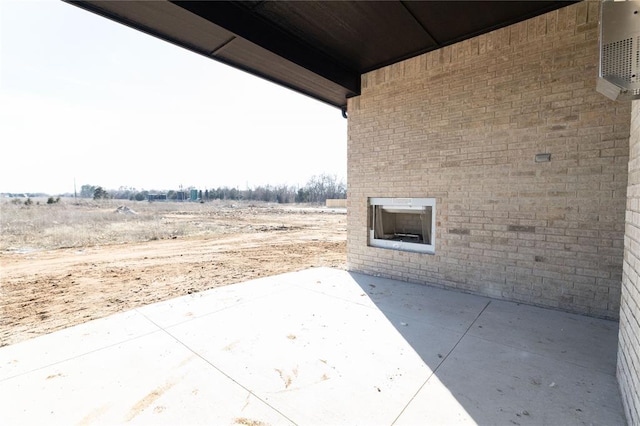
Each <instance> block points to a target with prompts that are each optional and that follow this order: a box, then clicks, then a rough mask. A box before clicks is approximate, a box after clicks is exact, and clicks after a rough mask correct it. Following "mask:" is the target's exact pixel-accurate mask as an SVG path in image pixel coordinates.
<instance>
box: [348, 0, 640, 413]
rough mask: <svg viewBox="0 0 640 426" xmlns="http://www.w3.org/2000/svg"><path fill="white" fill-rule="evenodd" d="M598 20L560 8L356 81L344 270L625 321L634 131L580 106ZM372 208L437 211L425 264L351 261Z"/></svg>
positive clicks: (624, 107)
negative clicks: (416, 204) (379, 200)
mask: <svg viewBox="0 0 640 426" xmlns="http://www.w3.org/2000/svg"><path fill="white" fill-rule="evenodd" d="M598 13H599V12H598V8H597V7H596V6H594V5H593V4H592V2H590V1H588V2H583V3H579V4H574V5H571V6H567V7H564V8H561V9H559V10H556V11H554V12H550V13H548V14H546V15H542V16H540V17H537V18H534V19H532V20H529V21H526V22H522V23H519V24H516V25H512V26H510V27H507V28H504V29H502V30H499V31H494V32H492V33H489V34H484V35H481V36H478V37H476V38H473V39H471V40H468V41H466V42H464V43H461V44H459V45H452V46H448V47H446V48H443V49H439V50H436V51H433V52H428V53H425V54H424V55H420V56H418V57H415V58H412V59H409V60H407V61H404V62H402V63H400V64H395V65H393V66H390V67H385V68H382V69H379V70H375V71H372V72H370V73H367V74H365V75H363V77H362V93H361V95H360V96H357V97H354V98H351V99H349V110H350V111H352V113H351V114H350V116H349V137H348V141H349V142H348V176H349V180H348V186H349V187H348V195H349V216H348V249H347V251H348V265H349V267H350V268H354V269H355V270H358V271H361V272H365V273H373V272H376V273H382V272H383V273H384V275H385V276H387V277H389V278H398V279H403V280H410V281H415V282H420V283H427V284H433V285H438V286H442V287H446V288H458V289H463V290H465V291H470V292H473V293H477V294H484V295H487V296H492V297H500V298H505V299H508V300H516V301H523V300H524V301H526V302H527V303H533V304H536V305H541V306H547V307H552V308H558V309H565V310H568V311H571V312H578V313H583V314H588V315H596V316H604V317H607V318H614V319H615V318H617V317H618V315H619V306H620V305H621V306H625V307H628V306H631V305H629V304H624V303H623V304H620V303H619V301H617V300H616V295H617V294H620V293H621V292H622V287H621V282H622V280H623V278H621V277H622V271H623V259H624V256H623V252H624V251H625V250H626V251H627V252H630V251H633V253H628V254H625V256H626V258H627V259H629V260H628V261H627V265H628V266H626V268H628V269H629V271H627V274H626V275H625V276H626V277H628V278H625V279H628V280H629V285H631V284H634V285H635V283H638V282H640V278H638V277H637V276H636V275H635V271H640V260H638V259H640V209H639V208H638V206H639V205H640V144H638V146H637V147H634V148H633V149H634V150H633V151H632V154H631V155H630V150H629V145H628V141H629V135H630V134H637V133H638V130H637V129H638V127H639V126H638V124H637V123H635V122H634V123H632V125H631V126H630V121H629V117H630V112H631V107H630V105H629V104H628V103H624V102H611V101H609V100H607V99H606V98H605V97H603V96H602V95H600V94H598V93H597V92H595V89H594V73H595V72H596V70H597V66H598V54H597V52H598V32H599V29H598V26H597V25H598V17H597V15H598ZM634 111H635V110H634ZM636 120H637V119H636ZM637 121H640V120H637ZM634 126H635V127H634ZM634 132H635V133H634ZM541 152H549V153H551V162H549V163H535V161H534V156H535V154H537V153H541ZM627 180H629V181H630V182H631V181H633V182H635V183H636V184H637V185H636V186H638V188H632V187H631V186H629V188H627ZM631 193H633V194H635V195H633V196H631V199H633V200H635V201H633V202H631V203H629V202H627V195H628V194H631ZM436 194H437V195H436ZM374 196H379V197H408V196H417V197H437V209H436V222H437V232H436V245H435V250H436V254H435V255H428V254H415V253H409V254H408V255H406V254H405V255H404V256H398V255H397V254H395V253H394V252H393V250H382V249H375V250H374V249H371V248H368V247H366V244H367V243H366V242H367V232H366V228H367V208H366V203H367V201H366V200H367V197H374ZM634 197H635V198H634ZM628 205H632V206H633V208H634V209H635V210H634V211H633V214H626V217H627V219H626V220H627V221H629V222H633V223H635V224H636V226H634V227H633V230H632V231H630V232H629V231H628V233H629V237H628V240H629V243H628V244H625V240H624V232H625V226H624V225H625V211H626V210H627V208H628ZM354 206H357V208H354ZM534 271H535V275H534ZM632 276H633V278H630V277H632ZM568 291H573V292H574V294H571V293H568ZM622 293H623V294H624V292H622ZM636 299H638V300H640V298H636ZM636 299H633V300H636ZM628 300H632V299H628ZM625 303H626V302H625ZM633 306H636V305H633ZM635 318H640V313H638V312H636V313H635ZM636 328H638V327H636ZM635 359H637V358H635ZM634 365H640V360H639V361H637V362H636V363H635V364H634ZM636 406H640V404H638V403H636Z"/></svg>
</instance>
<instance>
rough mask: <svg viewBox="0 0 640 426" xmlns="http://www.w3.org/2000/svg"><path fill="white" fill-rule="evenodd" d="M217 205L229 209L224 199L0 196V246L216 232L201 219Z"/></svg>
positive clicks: (28, 246) (47, 245)
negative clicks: (28, 200) (28, 199)
mask: <svg viewBox="0 0 640 426" xmlns="http://www.w3.org/2000/svg"><path fill="white" fill-rule="evenodd" d="M38 202H39V203H38ZM118 206H127V207H129V208H130V209H132V210H134V211H135V212H136V213H137V214H123V213H118V212H117V208H118ZM220 207H223V208H224V207H228V203H227V204H225V203H223V202H220V203H207V204H199V203H174V202H167V203H159V202H158V203H149V202H144V201H141V202H135V201H125V200H98V201H94V200H84V199H83V200H78V202H75V201H74V200H73V199H63V200H61V201H60V202H59V203H57V204H47V203H46V199H45V200H34V203H33V204H32V205H29V206H26V205H24V204H23V203H20V204H15V203H12V202H10V201H9V200H6V201H5V200H2V201H1V202H0V250H1V251H29V250H41V249H56V248H72V247H87V246H95V245H106V244H122V243H131V242H141V241H150V240H157V239H166V238H174V237H184V236H194V235H203V234H216V233H221V232H224V229H218V228H217V227H216V226H215V223H212V222H211V221H204V220H201V219H202V218H203V217H208V216H210V215H211V213H212V211H213V210H214V209H216V208H217V209H219V208H220ZM185 215H187V216H188V217H189V218H188V220H185V217H184V216H185ZM178 216H179V217H178Z"/></svg>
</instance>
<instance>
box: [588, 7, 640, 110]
mask: <svg viewBox="0 0 640 426" xmlns="http://www.w3.org/2000/svg"><path fill="white" fill-rule="evenodd" d="M596 89H597V90H598V92H600V93H602V94H603V95H605V96H607V97H608V98H610V99H613V100H618V99H619V100H633V99H640V1H638V0H634V1H603V2H602V7H601V13H600V73H599V78H598V84H597V86H596Z"/></svg>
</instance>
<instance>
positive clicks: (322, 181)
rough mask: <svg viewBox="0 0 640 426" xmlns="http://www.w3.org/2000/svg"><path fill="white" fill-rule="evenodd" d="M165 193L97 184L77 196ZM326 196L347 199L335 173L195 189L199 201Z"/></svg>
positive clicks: (170, 194) (176, 194) (185, 193)
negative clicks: (297, 182) (299, 181)
mask: <svg viewBox="0 0 640 426" xmlns="http://www.w3.org/2000/svg"><path fill="white" fill-rule="evenodd" d="M193 189H195V188H193V187H189V188H186V189H184V190H178V191H176V190H170V191H166V198H167V200H173V201H183V200H184V201H186V200H189V199H190V193H191V191H192V190H193ZM159 193H163V194H164V193H165V192H164V191H155V190H154V191H147V190H140V191H138V190H137V189H135V188H132V187H124V186H121V187H120V188H118V189H117V190H105V189H104V188H103V187H101V186H94V185H82V187H81V188H80V197H82V198H93V199H96V200H97V199H103V198H113V199H118V200H136V201H144V200H148V199H150V197H149V196H150V195H155V194H159ZM327 198H347V187H346V184H345V183H344V182H343V181H342V180H338V178H337V177H336V176H335V175H328V174H322V175H319V176H313V177H312V178H311V179H309V181H308V182H307V183H306V185H304V186H303V187H295V186H287V185H277V186H271V185H266V186H258V187H255V188H247V189H244V190H240V189H237V188H229V187H227V186H224V187H217V188H207V189H205V190H204V191H203V190H198V199H199V200H201V201H213V200H247V201H265V202H270V203H324V202H325V201H326V200H327Z"/></svg>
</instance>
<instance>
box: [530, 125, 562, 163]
mask: <svg viewBox="0 0 640 426" xmlns="http://www.w3.org/2000/svg"><path fill="white" fill-rule="evenodd" d="M564 127H566V126H564ZM549 161H551V154H548V153H544V154H536V163H548V162H549Z"/></svg>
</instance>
